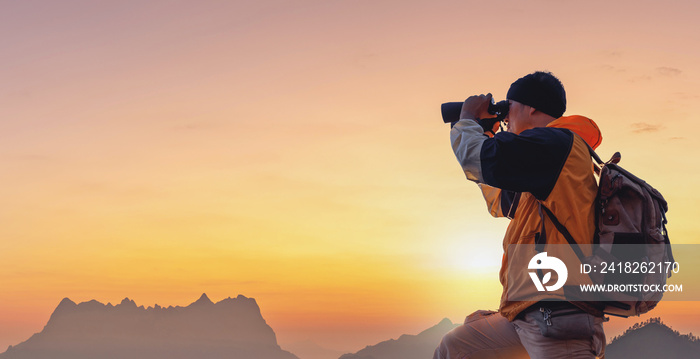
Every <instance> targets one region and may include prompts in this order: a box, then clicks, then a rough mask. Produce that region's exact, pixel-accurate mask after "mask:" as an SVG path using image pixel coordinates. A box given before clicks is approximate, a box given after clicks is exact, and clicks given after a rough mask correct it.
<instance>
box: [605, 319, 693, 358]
mask: <svg viewBox="0 0 700 359" xmlns="http://www.w3.org/2000/svg"><path fill="white" fill-rule="evenodd" d="M605 358H606V359H627V358H630V359H632V358H634V359H647V358H649V359H656V358H684V359H685V358H700V339H699V338H698V337H696V336H694V335H693V334H692V333H689V334H681V333H679V332H678V331H676V330H673V329H672V328H670V327H668V326H667V325H666V324H664V323H663V322H662V321H661V318H650V319H649V320H647V321H645V322H641V323H637V324H635V325H633V326H632V327H630V328H629V329H627V330H626V331H625V332H624V333H622V334H621V335H619V336H617V337H615V338H613V339H612V340H611V341H610V343H609V344H608V346H607V348H606V349H605Z"/></svg>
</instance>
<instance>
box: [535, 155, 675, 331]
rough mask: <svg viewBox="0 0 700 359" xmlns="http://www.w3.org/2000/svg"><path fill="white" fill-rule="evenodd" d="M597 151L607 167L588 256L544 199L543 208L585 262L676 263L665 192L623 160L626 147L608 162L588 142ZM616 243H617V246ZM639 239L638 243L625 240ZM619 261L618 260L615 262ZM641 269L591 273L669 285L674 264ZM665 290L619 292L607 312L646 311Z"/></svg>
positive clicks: (605, 279) (601, 171)
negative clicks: (666, 267)
mask: <svg viewBox="0 0 700 359" xmlns="http://www.w3.org/2000/svg"><path fill="white" fill-rule="evenodd" d="M588 149H589V152H590V154H591V157H593V159H594V160H595V161H596V162H597V163H598V164H599V165H600V166H601V167H602V168H598V166H596V165H594V167H595V169H596V173H597V174H598V175H599V181H598V182H599V184H598V195H597V196H596V200H595V220H596V229H595V235H594V238H593V252H592V253H593V254H592V255H591V256H589V257H584V256H583V253H582V251H581V249H580V247H579V246H578V243H577V242H576V241H574V239H573V237H572V236H571V234H570V233H569V232H568V230H567V229H566V228H565V227H564V226H563V225H562V224H561V223H560V222H559V221H558V220H557V218H556V217H555V216H554V214H553V213H552V212H551V211H550V210H549V209H548V208H546V207H545V206H544V205H542V209H543V211H544V212H545V213H546V214H547V216H548V217H549V218H550V219H551V220H552V222H553V223H554V225H555V227H556V228H557V230H559V232H561V233H562V235H564V237H566V239H567V241H568V242H569V244H570V245H571V246H572V247H573V249H574V252H575V253H576V254H577V256H578V257H579V259H580V260H581V262H582V263H587V264H589V265H592V266H597V268H602V266H603V265H606V266H608V265H610V263H623V264H622V265H621V267H618V268H620V269H621V268H624V267H623V266H624V265H625V264H624V263H626V262H628V263H629V262H632V263H633V264H636V263H643V262H645V263H647V264H649V265H654V266H655V267H656V264H658V263H674V259H673V253H672V252H671V242H670V241H669V238H668V232H667V231H666V223H667V219H666V212H667V211H668V204H667V202H666V200H665V199H664V197H663V196H662V195H661V193H659V191H657V190H656V189H654V188H653V187H652V186H650V185H649V184H648V183H646V182H645V181H644V180H642V179H641V178H639V177H637V176H635V175H633V174H632V173H630V172H628V171H626V170H625V169H623V168H622V167H620V166H619V165H618V163H619V162H620V158H621V156H620V153H619V152H616V153H615V154H614V155H613V156H612V158H611V159H610V160H609V161H608V162H605V163H604V162H603V161H602V160H601V159H600V157H598V155H597V154H596V153H595V151H593V149H592V148H591V147H590V146H589V147H588ZM613 244H614V245H615V246H613ZM625 245H633V246H625ZM613 265H614V264H613ZM656 269H657V270H654V271H646V273H642V271H638V272H639V273H636V272H633V273H632V274H631V275H630V273H620V272H621V271H615V272H614V273H610V272H608V273H600V272H596V273H589V276H590V278H591V280H592V281H593V283H599V284H604V285H607V284H612V283H615V284H625V282H628V283H629V282H630V280H631V281H632V282H633V283H636V284H649V285H654V284H655V285H661V286H663V285H665V284H666V278H667V277H671V273H672V271H671V270H659V268H658V267H656ZM662 297H663V292H661V291H658V292H653V291H646V292H641V293H635V294H629V295H628V294H621V293H618V294H615V295H613V296H609V297H608V298H606V299H605V300H604V301H601V302H600V304H602V306H603V307H604V309H603V312H604V313H605V314H610V315H615V316H621V317H625V318H626V317H629V316H638V315H640V314H643V313H646V312H648V311H650V310H652V309H654V307H656V305H657V304H658V302H659V301H660V300H661V298H662Z"/></svg>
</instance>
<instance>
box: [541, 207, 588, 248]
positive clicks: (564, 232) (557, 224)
mask: <svg viewBox="0 0 700 359" xmlns="http://www.w3.org/2000/svg"><path fill="white" fill-rule="evenodd" d="M540 208H541V209H542V210H544V213H546V214H547V217H549V219H550V220H551V221H552V223H554V227H556V228H557V230H558V231H559V233H561V234H562V235H564V238H566V241H567V242H569V245H570V246H571V249H573V250H574V253H576V256H578V258H579V259H581V260H583V258H585V256H584V255H583V251H581V247H580V246H579V245H578V242H576V240H575V239H574V237H573V236H572V235H571V233H569V230H568V229H566V227H565V226H564V225H563V224H561V222H559V220H558V219H557V217H556V216H555V215H554V213H552V211H550V210H549V208H547V207H546V206H545V205H544V204H542V202H540ZM540 216H541V214H540ZM542 228H543V229H544V217H543V218H542Z"/></svg>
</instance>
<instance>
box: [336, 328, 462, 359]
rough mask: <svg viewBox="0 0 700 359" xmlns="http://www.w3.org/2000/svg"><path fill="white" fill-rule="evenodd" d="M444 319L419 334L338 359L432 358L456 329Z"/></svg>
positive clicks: (405, 336) (407, 335)
mask: <svg viewBox="0 0 700 359" xmlns="http://www.w3.org/2000/svg"><path fill="white" fill-rule="evenodd" d="M458 325H459V324H453V323H452V321H450V320H449V319H447V318H445V319H443V320H441V321H440V322H439V323H438V324H436V325H435V326H433V327H431V328H428V329H426V330H424V331H422V332H420V333H419V334H416V335H410V334H404V335H402V336H400V337H399V338H398V339H390V340H387V341H384V342H381V343H379V344H376V345H370V346H367V347H365V348H364V349H362V350H360V351H358V352H357V353H355V354H345V355H343V356H341V357H340V359H414V358H415V359H419V358H420V359H426V358H432V357H433V352H434V351H435V348H437V346H438V344H439V343H440V340H441V339H442V337H443V336H444V335H445V334H446V333H447V332H449V331H450V330H452V329H453V328H455V327H457V326H458Z"/></svg>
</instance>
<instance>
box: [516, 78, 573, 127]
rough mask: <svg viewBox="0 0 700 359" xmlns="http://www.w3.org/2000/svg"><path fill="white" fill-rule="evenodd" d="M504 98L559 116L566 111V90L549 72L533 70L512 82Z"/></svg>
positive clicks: (555, 116)
mask: <svg viewBox="0 0 700 359" xmlns="http://www.w3.org/2000/svg"><path fill="white" fill-rule="evenodd" d="M506 98H507V99H509V100H513V101H518V102H520V103H522V104H523V105H527V106H531V107H533V108H534V109H536V110H538V111H541V112H544V113H546V114H547V115H550V116H552V117H554V118H559V117H561V116H562V115H563V114H564V111H566V92H565V91H564V86H563V85H562V84H561V81H559V79H558V78H556V77H554V75H552V74H551V73H549V72H541V71H538V72H535V73H532V74H529V75H526V76H523V77H521V78H519V79H517V80H516V81H515V82H513V84H512V85H510V89H509V90H508V95H506Z"/></svg>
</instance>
